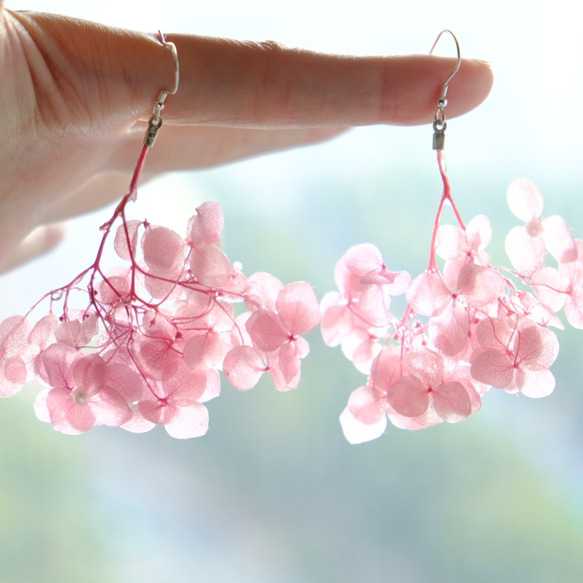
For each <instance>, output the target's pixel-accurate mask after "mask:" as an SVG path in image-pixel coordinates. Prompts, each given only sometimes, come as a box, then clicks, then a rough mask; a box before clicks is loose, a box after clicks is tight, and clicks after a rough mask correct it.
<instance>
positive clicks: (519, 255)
mask: <svg viewBox="0 0 583 583" xmlns="http://www.w3.org/2000/svg"><path fill="white" fill-rule="evenodd" d="M504 246H505V249H506V255H508V259H510V263H512V265H513V267H514V268H515V269H517V270H518V271H521V272H522V273H533V272H534V271H536V270H537V269H541V268H542V267H543V265H544V262H545V243H544V240H543V238H542V237H531V236H530V235H529V234H528V233H527V232H526V229H525V228H524V227H514V228H513V229H512V230H511V231H510V232H509V233H508V235H507V236H506V241H505V244H504Z"/></svg>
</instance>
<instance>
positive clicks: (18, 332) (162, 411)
mask: <svg viewBox="0 0 583 583" xmlns="http://www.w3.org/2000/svg"><path fill="white" fill-rule="evenodd" d="M135 183H136V180H134V182H133V183H132V184H133V186H132V187H131V188H130V192H129V193H128V194H127V195H126V196H125V197H124V199H123V200H122V201H121V203H120V204H119V205H118V207H117V208H116V210H115V213H114V215H113V217H112V219H111V220H110V221H109V222H108V223H106V224H105V225H104V226H103V227H102V230H103V231H104V234H103V239H102V242H101V245H100V247H99V251H98V254H97V258H96V259H95V261H94V263H93V264H92V265H91V266H90V267H89V268H88V269H86V270H85V271H83V272H82V273H81V274H79V275H78V276H77V277H76V278H75V279H74V280H73V281H72V282H71V283H69V284H68V285H66V286H64V287H62V288H60V289H58V290H55V291H53V292H51V293H50V294H47V295H46V296H45V297H44V298H43V300H41V302H39V304H37V306H36V307H35V309H37V308H38V306H39V305H40V304H41V303H42V302H43V301H45V302H48V303H49V305H50V309H49V314H48V315H45V316H44V317H42V318H40V320H38V321H37V322H36V323H34V325H33V324H32V323H31V314H29V315H27V316H26V317H22V316H13V317H11V318H8V319H7V320H5V321H4V322H2V323H1V324H0V396H4V397H8V396H11V395H13V394H15V393H16V392H17V391H18V390H19V389H20V388H21V387H22V385H23V384H24V383H25V382H26V381H27V380H29V379H31V378H32V377H36V378H38V379H39V380H40V381H41V382H42V383H43V384H44V385H46V389H45V390H43V391H42V392H41V393H40V394H39V395H38V397H37V399H36V401H35V409H36V413H37V416H38V417H39V418H40V419H42V420H45V421H49V422H50V423H52V425H53V427H54V428H55V429H56V430H58V431H61V432H63V433H68V434H79V433H83V432H85V431H87V430H89V429H91V428H92V427H95V426H99V425H109V426H120V427H122V428H124V429H127V430H129V431H133V432H144V431H148V430H150V429H151V428H153V427H154V426H155V425H163V426H164V427H165V429H166V431H167V432H168V433H169V434H170V435H171V436H173V437H176V438H189V437H197V436H200V435H203V434H205V433H206V432H207V429H208V423H209V416H208V410H207V408H206V406H205V404H204V403H206V402H207V401H209V400H210V399H213V398H215V397H217V396H218V395H219V393H220V386H221V382H220V381H221V380H220V374H219V371H221V370H222V371H223V372H224V374H225V376H226V377H227V378H228V379H229V381H230V382H231V384H232V385H233V386H234V387H235V388H236V389H239V390H248V389H251V388H253V387H254V386H255V385H256V383H257V382H258V380H259V378H260V377H261V376H262V375H263V374H264V373H269V374H270V375H271V377H272V379H273V382H274V384H275V386H276V388H277V389H278V390H280V391H286V390H289V389H293V388H295V387H297V386H298V384H299V381H300V361H301V359H302V358H304V357H305V356H306V355H307V354H308V352H309V345H308V343H307V341H306V340H305V339H304V338H303V337H302V335H304V334H306V333H307V332H309V331H310V330H312V329H313V328H315V327H316V326H317V325H318V324H319V322H320V311H319V302H318V299H317V298H316V295H315V293H314V291H313V290H312V288H311V287H310V285H309V284H307V283H306V282H296V283H292V284H290V285H287V286H284V285H283V283H282V282H281V281H279V280H278V279H277V278H275V277H273V276H271V275H269V274H267V273H256V274H254V275H252V276H251V277H249V278H247V277H245V276H244V275H243V273H242V272H241V267H240V265H238V264H232V263H231V261H230V260H229V258H228V257H227V255H226V254H225V253H224V252H223V250H222V248H221V235H222V230H223V214H222V210H221V208H220V206H219V205H218V204H217V203H214V202H206V203H204V204H202V205H201V206H200V207H198V208H197V209H196V213H195V214H194V216H193V217H192V218H191V219H190V220H189V222H188V227H187V234H186V237H182V236H181V235H179V234H178V233H177V232H175V231H173V230H171V229H168V228H166V227H162V226H155V225H152V224H150V223H149V222H147V221H136V220H127V219H126V216H125V206H126V204H127V202H128V201H130V200H133V199H134V198H135ZM115 225H117V230H114V226H115ZM106 243H111V244H113V247H114V249H115V251H116V252H117V255H118V256H119V258H121V259H122V260H123V261H124V262H125V266H124V267H118V268H116V269H114V270H113V271H109V272H106V271H105V270H104V269H103V267H102V255H103V251H104V248H105V246H106ZM79 294H80V295H81V296H82V299H83V302H84V307H82V308H77V307H75V305H74V304H75V300H78V299H79V298H78V297H77V296H79ZM238 307H240V309H238ZM57 308H58V315H57V313H55V312H57Z"/></svg>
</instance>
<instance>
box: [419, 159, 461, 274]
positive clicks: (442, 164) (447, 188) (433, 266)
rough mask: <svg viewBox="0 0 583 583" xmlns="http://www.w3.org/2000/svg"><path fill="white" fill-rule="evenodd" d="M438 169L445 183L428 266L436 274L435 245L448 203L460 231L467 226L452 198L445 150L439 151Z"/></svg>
mask: <svg viewBox="0 0 583 583" xmlns="http://www.w3.org/2000/svg"><path fill="white" fill-rule="evenodd" d="M437 167H438V168H439V174H440V175H441V180H442V181H443V193H442V195H441V200H440V201H439V207H438V209H437V215H436V216H435V222H434V223H433V233H432V235H431V249H430V254H429V265H428V266H427V271H431V272H436V271H438V268H437V263H436V262H435V243H436V240H437V229H438V228H439V223H440V221H441V213H442V212H443V207H444V206H445V203H446V201H447V202H449V204H450V205H451V208H452V209H453V213H454V215H455V218H456V220H457V222H458V225H459V227H460V229H462V230H463V231H465V229H466V226H465V225H464V222H463V220H462V217H461V215H460V213H459V211H458V209H457V206H456V205H455V202H454V201H453V198H452V196H451V185H450V184H449V178H448V177H447V170H446V167H445V156H444V155H443V150H437Z"/></svg>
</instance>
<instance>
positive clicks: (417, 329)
mask: <svg viewBox="0 0 583 583" xmlns="http://www.w3.org/2000/svg"><path fill="white" fill-rule="evenodd" d="M444 33H447V34H450V35H451V37H452V38H453V39H454V41H455V45H456V49H457V63H456V66H455V68H454V71H453V72H452V74H451V75H450V77H449V78H448V79H447V80H446V81H445V83H444V85H443V87H442V89H441V93H440V97H439V100H438V103H437V111H436V115H435V121H434V124H433V129H434V134H433V148H434V149H435V150H436V152H437V164H438V168H439V172H440V174H441V177H442V180H443V193H442V196H441V200H440V203H439V206H438V210H437V216H436V219H435V223H434V226H433V235H432V238H431V247H430V253H429V263H428V266H427V269H426V270H425V271H424V272H423V273H421V274H420V275H419V276H417V277H416V278H414V279H413V278H411V276H410V275H409V274H408V273H407V272H396V273H395V272H392V271H390V269H389V268H388V267H387V266H386V265H385V263H384V262H383V260H382V256H381V253H380V251H379V250H378V249H377V247H375V246H374V245H372V244H363V245H357V246H355V247H352V248H351V249H349V250H348V251H347V252H346V254H345V255H344V256H343V257H342V258H341V259H340V261H339V262H338V263H337V265H336V271H335V279H336V282H337V285H338V291H335V292H330V293H329V294H327V295H326V296H325V297H324V298H323V300H322V305H321V307H322V324H321V329H322V334H323V338H324V341H325V343H326V344H328V345H329V346H337V345H340V346H341V347H342V350H343V352H344V354H345V356H346V357H347V358H348V359H349V360H351V361H352V362H353V363H354V365H355V366H356V367H357V369H358V370H360V371H361V372H363V373H364V374H365V375H367V377H368V378H367V381H366V384H364V386H362V387H360V388H358V389H356V390H355V391H354V392H353V393H352V394H351V395H350V398H349V401H348V405H347V407H346V408H345V410H344V411H343V413H342V415H341V416H340V421H341V424H342V428H343V430H344V434H345V436H346V438H347V439H348V441H350V442H351V443H361V442H364V441H369V440H371V439H375V438H377V437H379V436H380V435H382V434H383V433H384V432H385V430H386V427H387V421H390V422H391V423H392V424H393V425H395V426H397V427H400V428H403V429H423V428H425V427H430V426H433V425H436V424H438V423H442V422H444V421H446V422H449V423H455V422H458V421H461V420H463V419H465V418H467V417H468V416H470V415H471V414H473V413H476V412H477V411H478V410H479V409H480V407H481V401H482V397H483V396H484V395H485V394H486V393H487V392H488V390H489V389H490V387H496V388H499V389H503V390H505V391H506V392H508V393H518V392H520V393H522V394H524V395H526V396H529V397H544V396H546V395H548V394H550V393H551V392H552V391H553V389H554V386H555V379H554V377H553V375H552V373H551V372H550V371H549V367H550V366H551V365H552V363H553V362H554V360H555V359H556V357H557V354H558V350H559V344H558V341H557V337H556V335H555V333H554V332H553V331H552V330H551V329H550V328H551V327H557V328H561V327H562V323H561V321H560V319H559V318H558V316H557V315H556V313H557V312H558V311H559V310H561V309H562V308H563V307H564V312H565V316H566V318H567V320H568V322H569V323H570V324H571V325H572V326H574V327H576V328H583V241H575V239H574V238H573V236H572V234H571V232H570V230H569V228H568V227H567V225H566V223H565V221H564V220H563V219H562V218H561V217H549V218H547V219H544V220H542V221H541V220H540V215H541V213H542V204H543V203H542V196H541V194H540V193H539V192H538V190H537V189H536V188H535V186H534V185H533V184H532V183H530V182H529V181H526V180H517V181H514V182H513V183H512V184H511V185H510V187H509V189H508V192H507V199H508V204H509V206H510V209H511V211H512V212H513V213H514V214H515V215H516V216H517V217H518V218H520V219H522V220H524V221H526V225H525V226H524V227H515V228H514V229H513V230H512V231H511V232H510V233H509V235H508V237H507V239H506V249H507V254H508V256H509V259H510V262H511V265H512V266H511V267H501V266H494V265H492V263H491V261H490V257H489V256H488V255H487V253H486V246H487V245H488V243H489V241H490V238H491V226H490V221H489V220H488V218H487V217H485V216H483V215H480V216H477V217H475V218H474V219H472V220H471V221H470V222H469V223H468V224H467V225H466V224H464V222H463V221H462V218H461V216H460V214H459V212H458V210H457V208H456V206H455V203H454V201H453V198H452V195H451V188H450V184H449V180H448V177H447V173H446V167H445V159H444V154H443V149H444V147H445V130H446V127H447V122H446V117H445V108H446V106H447V99H446V96H447V90H448V87H449V83H450V82H451V80H452V79H453V78H454V76H455V75H456V73H457V72H458V70H459V68H460V65H461V57H460V49H459V44H458V41H457V38H456V37H455V35H454V34H453V33H452V32H451V31H449V30H446V31H442V33H440V35H439V36H438V38H437V40H436V41H435V43H434V45H433V48H432V49H431V52H433V49H434V48H435V45H436V44H437V42H438V41H439V39H440V38H441V36H442V35H443V34H444ZM446 204H449V205H450V206H451V208H452V209H453V212H454V216H455V219H456V223H457V224H455V225H443V226H440V220H441V215H442V211H443V209H444V206H445V205H446ZM549 254H550V256H552V257H553V258H554V259H555V261H556V262H557V264H556V266H546V263H545V262H546V258H547V256H548V255H549ZM438 257H439V258H440V260H441V264H440V265H438V261H437V258H438ZM398 295H404V296H405V297H406V300H407V305H406V308H405V310H404V312H403V313H400V314H395V313H393V311H392V305H391V298H392V297H393V296H398Z"/></svg>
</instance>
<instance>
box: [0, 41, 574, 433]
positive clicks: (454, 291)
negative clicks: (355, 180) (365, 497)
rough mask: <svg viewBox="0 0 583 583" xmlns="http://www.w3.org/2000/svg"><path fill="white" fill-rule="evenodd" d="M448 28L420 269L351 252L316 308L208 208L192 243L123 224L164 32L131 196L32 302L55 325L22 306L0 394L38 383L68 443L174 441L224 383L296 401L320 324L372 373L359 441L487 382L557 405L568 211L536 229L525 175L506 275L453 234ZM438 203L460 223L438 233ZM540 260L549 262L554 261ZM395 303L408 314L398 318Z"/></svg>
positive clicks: (568, 305)
mask: <svg viewBox="0 0 583 583" xmlns="http://www.w3.org/2000/svg"><path fill="white" fill-rule="evenodd" d="M444 32H447V33H449V34H451V35H452V37H453V39H454V41H455V44H456V49H457V63H456V66H455V69H454V71H453V73H452V74H451V76H450V77H449V78H448V79H447V80H446V82H445V83H444V85H443V87H442V91H441V94H440V97H439V100H438V104H437V111H436V116H435V122H434V124H433V128H434V136H433V143H434V149H435V150H436V151H437V161H438V168H439V171H440V174H441V176H442V179H443V185H444V189H443V194H442V197H441V202H440V204H439V207H438V212H437V217H436V221H435V224H434V229H433V236H432V240H431V248H430V259H429V263H428V267H427V269H426V270H425V271H424V272H423V273H422V274H421V275H419V276H418V277H416V278H412V277H411V276H410V275H409V274H408V273H406V272H392V271H390V270H389V269H388V267H387V266H386V265H385V264H384V262H383V260H382V256H381V253H380V251H379V250H378V249H377V248H376V247H375V246H373V245H371V244H364V245H357V246H355V247H353V248H351V249H349V250H348V252H347V253H346V254H345V255H344V256H343V257H342V258H341V259H340V261H339V262H338V264H337V266H336V282H337V284H338V287H339V289H338V290H337V291H335V292H330V293H329V294H327V295H326V296H325V297H324V298H323V300H322V302H321V303H320V302H319V301H318V299H317V298H316V295H315V293H314V291H313V289H312V288H311V286H310V285H309V284H308V283H307V282H295V283H292V284H289V285H284V284H283V283H282V282H281V281H280V280H278V279H277V278H276V277H274V276H272V275H269V274H266V273H257V274H253V275H251V276H249V277H246V276H245V275H244V274H243V273H242V271H241V268H240V266H239V265H238V264H237V263H232V262H231V260H230V259H229V258H228V257H227V255H226V254H225V253H224V251H223V250H222V247H221V234H222V229H223V214H222V210H221V208H220V206H219V205H218V204H217V203H214V202H206V203H204V204H202V205H201V206H200V207H199V208H197V209H196V211H195V213H194V215H193V216H192V217H191V218H190V220H189V221H188V225H187V234H186V237H182V236H181V235H179V234H178V233H176V232H175V231H173V230H171V229H168V228H166V227H163V226H156V225H152V224H150V223H149V222H148V221H145V220H144V221H136V220H129V219H128V218H127V217H126V207H127V204H128V203H129V202H130V201H133V200H135V198H136V195H137V185H138V180H139V177H140V173H141V171H142V168H143V166H144V163H145V160H146V156H147V153H148V151H149V149H150V148H151V147H152V146H153V144H154V141H155V139H156V135H157V133H158V130H159V129H160V126H161V124H162V118H161V111H162V109H163V107H164V101H165V99H166V97H167V96H168V95H170V94H173V93H175V92H176V90H177V89H178V81H179V72H178V56H177V53H176V48H175V47H174V45H173V44H172V43H168V42H166V41H165V39H164V38H162V43H163V44H164V46H166V47H167V48H168V49H169V50H171V51H172V53H173V56H174V61H175V66H176V79H175V86H174V88H173V90H172V91H163V92H162V93H161V94H160V96H159V98H158V100H157V102H156V105H155V106H154V110H153V113H152V117H151V119H150V121H149V124H148V129H147V132H146V136H145V139H144V146H143V149H142V152H141V154H140V157H139V159H138V163H137V165H136V169H135V172H134V176H133V178H132V181H131V184H130V189H129V191H128V193H127V194H126V195H125V196H124V197H123V198H122V200H121V201H120V203H119V204H118V206H117V207H116V209H115V211H114V213H113V216H112V218H111V219H110V220H109V221H108V222H107V223H106V224H104V225H103V226H102V227H101V229H102V231H103V237H102V241H101V244H100V246H99V249H98V252H97V256H96V258H95V260H94V261H93V263H92V264H91V265H90V266H89V267H88V268H87V269H85V270H84V271H83V272H81V273H80V274H79V275H78V276H77V277H76V278H74V279H73V280H72V281H71V282H69V283H68V284H67V285H65V286H63V287H61V288H59V289H57V290H54V291H52V292H51V293H49V294H47V295H46V296H44V298H43V299H42V300H41V302H39V303H38V304H37V305H36V306H35V308H34V309H35V310H36V309H38V306H39V305H40V304H41V303H42V302H43V300H44V302H47V303H48V314H47V315H45V316H44V317H41V318H40V319H38V320H37V321H36V322H35V323H34V325H33V324H32V323H31V319H32V315H31V314H32V310H31V312H29V314H27V315H26V316H13V317H11V318H8V319H7V320H5V321H4V322H2V323H1V324H0V355H1V356H2V360H1V361H0V396H10V395H12V394H14V393H15V392H17V391H18V390H19V389H20V388H21V387H22V385H23V384H24V383H25V382H26V381H27V380H29V379H30V378H32V377H36V378H38V379H39V380H40V381H41V382H42V383H43V384H44V385H46V388H45V389H44V390H43V391H42V392H41V393H40V394H39V395H38V397H37V399H36V402H35V409H36V413H37V415H38V417H39V418H40V419H42V420H45V421H49V422H51V423H52V425H53V426H54V428H55V429H57V430H59V431H62V432H64V433H69V434H78V433H83V432H85V431H87V430H89V429H91V428H92V427H94V426H98V425H110V426H120V427H122V428H124V429H127V430H129V431H134V432H143V431H148V430H150V429H152V428H153V427H154V426H155V425H163V426H164V427H165V429H166V431H167V432H168V433H169V434H170V435H171V436H173V437H177V438H189V437H197V436H200V435H203V434H204V433H206V431H207V429H208V423H209V416H208V410H207V408H206V405H205V403H206V402H207V401H209V400H211V399H213V398H215V397H217V396H218V395H219V394H220V387H221V385H220V376H219V371H221V370H222V371H223V373H224V375H225V376H226V378H227V379H228V380H229V381H230V383H231V384H232V385H233V386H234V387H235V388H236V389H238V390H242V391H245V390H249V389H251V388H253V387H254V386H255V385H256V384H257V382H258V381H259V379H260V377H261V376H262V375H263V374H269V375H270V376H271V378H272V380H273V382H274V384H275V387H276V388H277V389H278V390H280V391H287V390H290V389H293V388H295V387H297V386H298V384H299V382H300V376H301V361H302V359H303V358H305V357H306V356H307V354H308V353H309V350H310V347H309V344H308V342H307V341H306V339H305V338H304V335H305V334H307V333H308V332H310V331H312V330H313V329H314V328H316V327H317V326H318V325H319V324H321V330H322V334H323V338H324V341H325V343H326V344H328V345H330V346H337V345H341V347H342V350H343V352H344V354H345V355H346V356H347V358H349V359H350V360H351V361H352V362H353V363H354V364H355V366H356V367H357V368H358V369H359V370H360V371H361V372H363V373H364V374H365V375H367V377H368V378H367V381H366V383H365V384H364V385H363V386H362V387H360V388H358V389H356V390H355V391H354V392H353V393H352V394H351V396H350V398H349V402H348V405H347V407H346V409H345V410H344V412H343V413H342V415H341V423H342V427H343V430H344V433H345V435H346V437H347V439H348V440H349V441H350V442H352V443H360V442H363V441H368V440H370V439H374V438H376V437H378V436H380V435H381V434H382V433H384V431H385V429H386V425H387V421H391V423H393V424H394V425H396V426H397V427H402V428H407V429H420V428H424V427H429V426H432V425H435V424H437V423H441V422H443V421H446V422H457V421H460V420H462V419H465V418H466V417H468V416H469V415H471V414H472V413H475V412H476V411H478V410H479V408H480V406H481V399H482V396H483V395H484V394H485V393H486V392H487V391H488V390H489V388H490V387H491V386H493V387H497V388H500V389H503V390H506V391H507V392H510V393H515V392H522V393H523V394H525V395H528V396H531V397H541V396H545V395H547V394H549V393H550V392H551V391H552V390H553V388H554V378H553V376H552V374H551V373H550V372H549V370H548V369H549V366H550V365H551V364H552V363H553V361H554V360H555V358H556V356H557V353H558V342H557V339H556V335H555V334H554V332H552V330H551V329H550V327H551V326H556V327H560V326H561V322H560V320H559V318H558V316H557V315H556V313H557V312H558V311H559V310H561V309H563V308H564V310H565V316H566V318H567V320H568V321H569V322H570V323H571V324H572V325H573V326H575V327H578V328H583V242H581V241H575V240H574V238H573V237H572V235H571V233H570V231H569V229H568V227H567V226H566V224H565V222H564V221H563V220H562V219H560V217H549V218H548V219H544V220H541V218H540V215H541V212H542V197H541V196H540V193H539V192H538V191H537V190H536V188H535V187H534V186H533V185H532V184H531V183H529V182H527V181H524V180H523V181H516V182H514V183H513V184H512V185H511V187H510V189H509V191H508V202H509V204H510V207H511V210H512V211H513V212H514V213H515V214H516V215H517V216H518V218H520V219H522V220H524V221H525V225H524V226H520V227H516V228H515V229H514V230H513V231H511V232H510V234H509V236H508V238H507V249H508V255H509V257H510V261H511V264H512V267H509V268H503V267H498V266H493V265H492V264H491V261H490V258H489V256H488V255H487V254H486V251H485V248H486V245H487V244H488V242H489V240H490V237H491V228H490V224H489V221H488V219H487V218H486V217H484V216H479V217H476V218H474V219H473V220H472V221H470V222H469V223H468V224H467V225H465V224H464V223H463V221H462V219H461V217H460V215H459V213H458V211H457V209H456V207H455V204H454V201H453V199H452V196H451V189H450V185H449V181H448V179H447V174H446V170H445V161H444V156H443V148H444V144H445V130H446V127H447V122H446V117H445V107H446V105H447V99H446V97H447V90H448V87H449V83H450V82H451V80H452V79H453V77H454V76H455V74H456V73H457V71H458V69H459V67H460V64H461V58H460V51H459V45H458V42H457V39H456V38H455V36H454V35H453V33H451V32H450V31H443V32H442V33H441V34H440V35H439V37H438V38H437V40H436V42H435V44H434V47H433V48H435V45H436V44H437V42H438V41H439V39H440V38H441V35H442V34H443V33H444ZM433 48H432V51H433ZM446 203H449V204H450V205H451V206H452V208H453V209H454V214H455V217H456V219H457V225H444V226H440V225H439V223H440V218H441V213H442V210H443V208H444V206H445V205H446ZM107 244H110V245H112V246H113V248H114V249H115V251H116V253H117V255H118V256H119V258H120V259H121V260H122V261H123V265H122V266H121V267H117V268H115V269H113V270H110V271H106V269H105V266H104V265H103V260H102V253H103V249H104V247H105V246H106V245H107ZM547 253H548V254H550V255H551V256H552V257H554V258H555V260H556V261H557V265H556V267H550V266H546V264H545V261H546V256H547ZM438 257H439V258H440V261H442V263H443V265H442V267H439V266H438V259H437V258H438ZM398 295H405V297H406V299H407V305H406V308H405V310H404V311H403V312H402V313H401V314H398V315H397V314H394V313H393V311H392V298H393V297H394V296H398ZM57 314H58V315H57Z"/></svg>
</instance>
